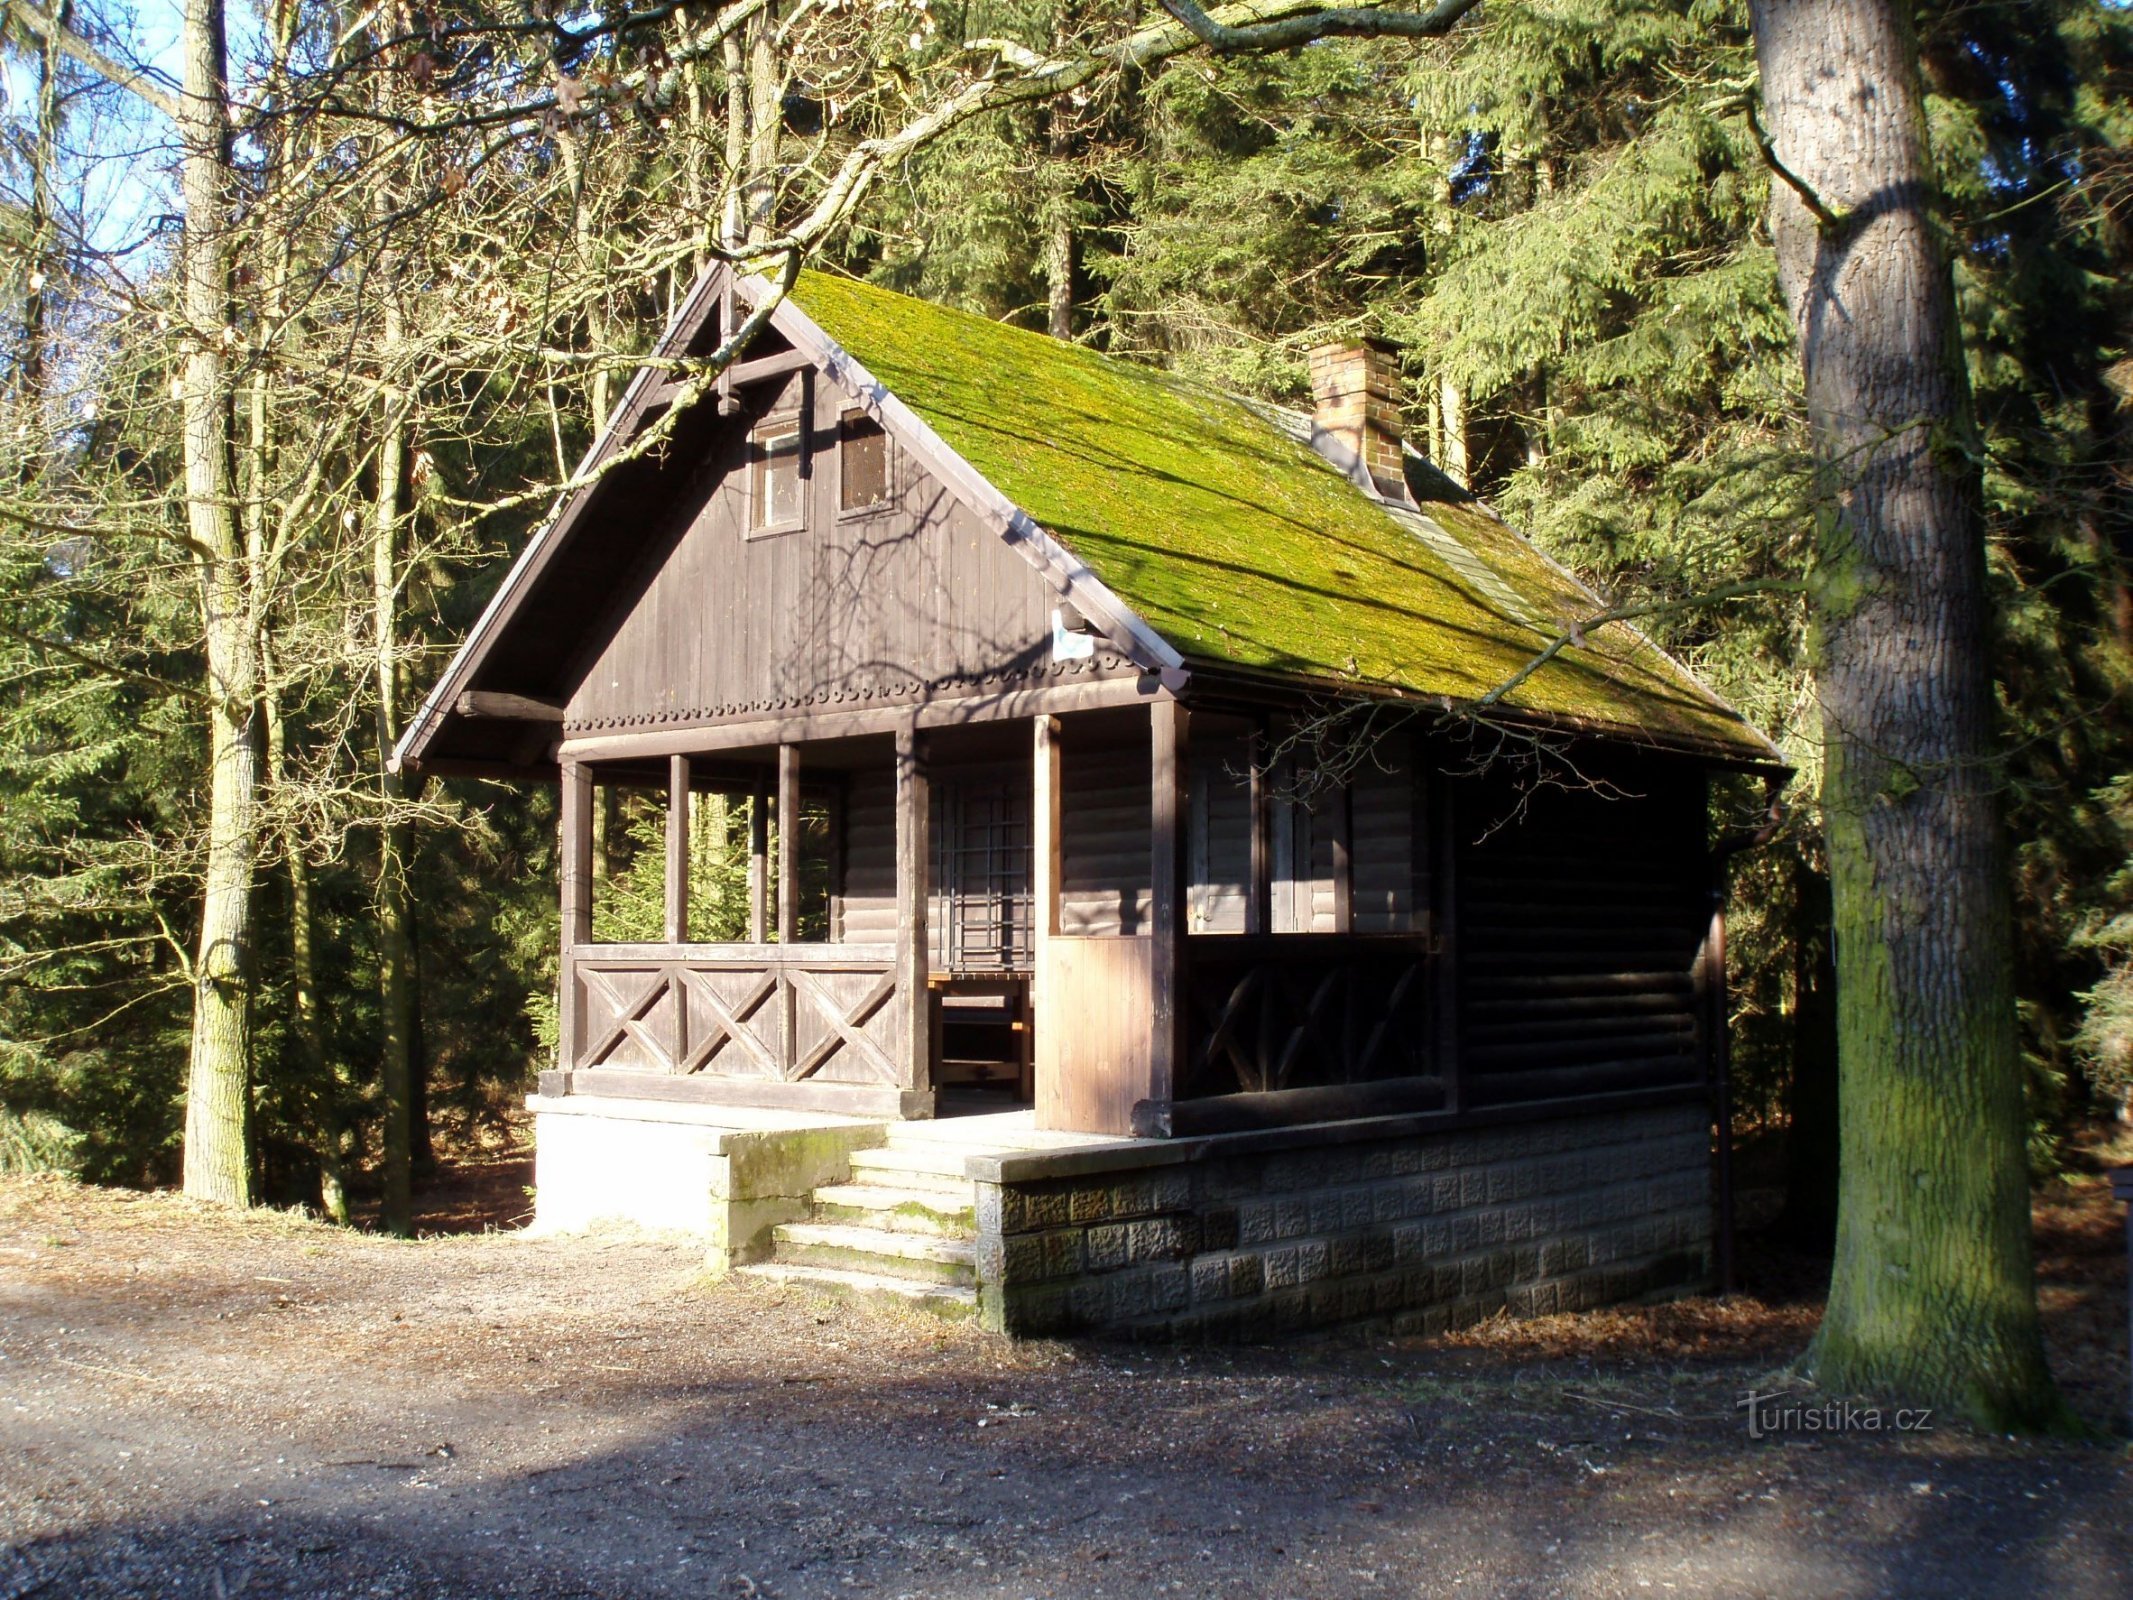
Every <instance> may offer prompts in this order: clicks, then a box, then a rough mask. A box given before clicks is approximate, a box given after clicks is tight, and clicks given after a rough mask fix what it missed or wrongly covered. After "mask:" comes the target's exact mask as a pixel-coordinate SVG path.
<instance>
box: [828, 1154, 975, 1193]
mask: <svg viewBox="0 0 2133 1600" xmlns="http://www.w3.org/2000/svg"><path fill="white" fill-rule="evenodd" d="M966 1154H967V1152H965V1151H962V1150H957V1149H951V1148H941V1149H930V1150H901V1149H897V1148H894V1147H893V1146H883V1147H881V1148H879V1149H875V1150H854V1151H853V1152H852V1181H853V1182H855V1183H878V1184H882V1185H884V1186H895V1187H900V1188H909V1189H928V1190H932V1191H934V1192H936V1193H940V1194H960V1195H970V1194H971V1193H972V1189H971V1186H970V1179H969V1178H967V1177H966V1176H964V1174H963V1161H964V1157H965V1155H966Z"/></svg>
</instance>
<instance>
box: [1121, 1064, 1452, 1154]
mask: <svg viewBox="0 0 2133 1600" xmlns="http://www.w3.org/2000/svg"><path fill="white" fill-rule="evenodd" d="M1443 1109H1444V1084H1443V1082H1442V1081H1441V1080H1439V1079H1436V1078H1386V1079H1384V1080H1382V1081H1380V1082H1377V1083H1340V1084H1327V1085H1324V1086H1322V1087H1319V1088H1312V1089H1277V1090H1273V1091H1271V1092H1268V1093H1264V1094H1225V1095H1213V1096H1210V1097H1208V1098H1206V1099H1203V1100H1174V1101H1167V1102H1166V1101H1157V1100H1143V1101H1142V1102H1140V1104H1138V1105H1136V1106H1135V1107H1134V1108H1133V1132H1134V1134H1135V1135H1136V1136H1137V1137H1140V1138H1143V1139H1183V1138H1190V1137H1193V1136H1195V1135H1200V1134H1210V1133H1244V1132H1247V1131H1250V1130H1253V1129H1257V1128H1287V1127H1294V1126H1296V1125H1297V1124H1299V1123H1306V1122H1346V1121H1348V1120H1350V1119H1351V1118H1355V1117H1390V1116H1399V1115H1402V1114H1404V1113H1408V1112H1417V1111H1442V1110H1443Z"/></svg>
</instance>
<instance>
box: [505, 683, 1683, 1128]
mask: <svg viewBox="0 0 2133 1600" xmlns="http://www.w3.org/2000/svg"><path fill="white" fill-rule="evenodd" d="M756 731H757V737H759V738H761V737H763V736H764V735H766V734H769V735H775V734H776V733H778V732H779V731H780V730H779V729H778V728H777V727H776V725H775V724H769V725H763V726H759V727H758V729H757V730H756ZM790 731H791V732H792V733H793V734H795V735H796V736H794V737H790V738H786V739H784V740H782V741H781V742H777V743H766V744H758V745H754V746H741V745H732V744H729V745H727V746H726V747H725V748H720V749H712V750H706V751H703V752H701V753H695V752H679V753H677V752H674V751H673V750H672V749H671V748H669V749H668V750H667V751H666V753H664V754H655V755H654V756H653V758H652V759H647V757H646V756H645V755H640V754H637V753H636V752H635V751H633V750H632V749H631V748H630V746H629V744H628V742H627V741H626V739H625V738H622V737H617V736H609V737H607V738H606V739H604V740H603V741H601V743H600V746H599V748H598V751H597V757H598V758H597V759H593V758H592V757H591V756H590V755H586V754H579V753H577V752H574V751H573V750H572V748H571V745H570V744H569V743H568V742H566V743H565V745H564V748H563V755H562V770H563V819H562V827H563V836H564V840H565V851H564V871H563V920H564V929H565V941H564V949H563V986H562V1018H561V1023H562V1026H561V1040H562V1045H561V1049H560V1051H559V1055H560V1057H561V1060H560V1061H559V1071H558V1074H557V1075H555V1076H553V1077H551V1078H550V1079H548V1080H546V1081H544V1089H545V1090H546V1091H547V1092H550V1093H567V1092H580V1093H600V1094H609V1095H628V1096H637V1097H648V1098H657V1099H668V1100H692V1101H700V1102H707V1103H714V1104H719V1103H723V1104H732V1105H750V1106H760V1107H766V1108H775V1109H781V1110H791V1111H813V1112H832V1113H839V1114H844V1115H851V1116H861V1117H882V1118H897V1119H902V1118H911V1117H928V1116H932V1115H936V1114H940V1113H943V1112H945V1111H948V1110H951V1109H962V1108H970V1107H973V1106H974V1105H976V1104H982V1105H983V1106H985V1107H986V1108H987V1109H1000V1110H1005V1109H1010V1108H1012V1107H1013V1106H1014V1105H1016V1104H1021V1103H1029V1104H1033V1106H1034V1111H1035V1118H1036V1126H1037V1127H1038V1128H1040V1129H1047V1130H1062V1131H1073V1132H1082V1133H1093V1134H1106V1135H1127V1134H1134V1135H1142V1136H1169V1135H1178V1134H1187V1133H1204V1132H1220V1131H1229V1130H1236V1129H1242V1128H1250V1127H1260V1126H1269V1125H1276V1124H1281V1123H1290V1122H1304V1121H1318V1120H1331V1119H1340V1118H1349V1117H1357V1116H1368V1115H1379V1114H1389V1113H1415V1112H1423V1113H1432V1112H1434V1113H1451V1114H1458V1113H1460V1112H1462V1111H1464V1110H1467V1109H1470V1108H1480V1107H1484V1106H1491V1105H1493V1106H1501V1105H1504V1104H1507V1103H1513V1102H1525V1101H1533V1102H1543V1103H1546V1102H1554V1101H1557V1100H1566V1099H1567V1100H1577V1099H1581V1098H1590V1097H1592V1096H1595V1095H1599V1096H1606V1097H1615V1096H1620V1095H1624V1094H1629V1095H1635V1094H1637V1093H1640V1092H1646V1091H1670V1092H1674V1093H1678V1092H1679V1091H1680V1090H1681V1089H1682V1088H1684V1087H1691V1086H1696V1085H1699V1084H1700V1083H1701V1082H1702V1080H1703V1077H1704V1074H1705V1061H1706V1056H1705V1044H1704V1038H1705V1036H1706V1033H1707V1031H1708V1022H1707V1019H1706V1013H1707V1011H1708V1009H1709V1007H1710V1005H1711V1004H1712V996H1711V994H1710V993H1709V990H1708V986H1707V985H1706V984H1705V982H1704V976H1703V973H1704V959H1703V949H1702V943H1703V939H1704V937H1705V933H1706V930H1705V929H1704V928H1703V927H1702V926H1699V919H1701V918H1702V917H1703V916H1704V913H1703V911H1702V909H1701V906H1700V902H1699V900H1698V894H1699V892H1700V891H1699V890H1698V888H1697V886H1696V885H1695V884H1694V883H1693V882H1692V881H1690V879H1688V878H1684V879H1683V881H1682V882H1681V883H1679V884H1674V883H1657V884H1655V883H1653V882H1650V881H1647V880H1648V871H1647V868H1646V866H1645V865H1644V864H1643V863H1642V862H1640V861H1638V860H1636V859H1635V858H1634V855H1633V854H1631V855H1625V856H1624V857H1623V859H1622V860H1620V861H1618V862H1610V861H1609V860H1608V859H1607V853H1606V852H1605V851H1604V850H1593V849H1590V848H1583V847H1581V846H1580V845H1579V844H1578V843H1577V841H1576V840H1575V839H1570V840H1568V841H1567V842H1566V841H1565V840H1564V839H1563V838H1561V837H1555V842H1554V844H1553V845H1551V844H1550V843H1549V837H1553V836H1544V837H1537V838H1534V839H1528V840H1527V841H1526V842H1525V843H1524V844H1522V845H1520V846H1519V849H1518V850H1517V851H1512V850H1509V849H1507V848H1505V847H1502V846H1497V847H1496V848H1495V850H1494V853H1493V854H1491V853H1490V849H1489V847H1488V846H1487V845H1486V844H1485V843H1484V844H1483V845H1480V846H1475V845H1470V844H1466V843H1463V842H1461V839H1460V838H1459V837H1457V836H1456V835H1457V832H1458V829H1457V826H1456V824H1455V820H1454V819H1455V813H1456V811H1457V809H1458V808H1459V806H1460V805H1461V804H1462V803H1465V802H1462V800H1461V796H1460V793H1459V792H1458V788H1459V786H1458V785H1455V784H1453V783H1451V782H1450V781H1449V780H1447V779H1445V778H1444V777H1443V776H1442V775H1441V774H1439V773H1437V772H1434V771H1432V770H1429V766H1428V764H1427V763H1425V762H1423V761H1421V760H1420V759H1418V758H1417V757H1415V756H1414V755H1413V754H1412V753H1409V754H1407V755H1405V756H1403V757H1402V758H1401V761H1400V763H1396V764H1388V765H1387V766H1386V768H1385V771H1384V772H1383V773H1381V774H1378V775H1376V776H1373V777H1371V778H1369V779H1367V780H1366V779H1361V778H1359V779H1356V780H1353V781H1351V782H1350V783H1348V784H1346V785H1343V786H1339V787H1337V788H1334V789H1331V790H1328V791H1327V792H1325V793H1323V794H1320V795H1318V796H1315V797H1307V796H1305V795H1304V794H1302V793H1300V792H1299V791H1298V790H1297V789H1295V788H1294V787H1293V785H1292V784H1291V783H1290V780H1289V779H1288V776H1287V775H1286V774H1285V773H1284V772H1283V771H1282V769H1281V768H1280V766H1279V764H1278V763H1276V762H1270V761H1269V759H1268V757H1267V752H1268V750H1269V749H1270V748H1271V742H1272V741H1273V739H1274V738H1275V737H1276V730H1275V729H1274V728H1272V727H1271V726H1270V724H1269V721H1268V719H1267V717H1266V716H1265V715H1263V714H1262V715H1250V714H1244V713H1240V712H1232V711H1203V712H1197V713H1195V712H1191V711H1188V709H1187V707H1186V706H1185V705H1184V704H1182V703H1180V702H1179V701H1178V700H1177V699H1175V698H1172V697H1170V696H1168V695H1164V694H1158V695H1155V696H1153V697H1151V698H1149V699H1148V700H1147V701H1146V702H1145V703H1144V704H1142V705H1140V706H1130V707H1115V706H1114V707H1103V708H1097V709H1086V710H1079V711H1068V712H1059V713H1049V714H1039V715H1037V716H1035V717H1002V718H999V719H996V720H992V721H989V722H981V723H974V724H970V725H965V726H961V727H956V728H941V729H932V730H926V729H920V728H917V727H914V726H909V725H906V726H904V727H902V728H900V729H898V730H896V731H895V732H893V733H890V734H879V733H868V734H862V735H856V736H853V737H849V738H844V739H823V738H812V739H809V738H801V737H798V736H797V735H798V733H799V732H800V730H798V729H794V730H790ZM807 731H809V732H814V731H816V730H815V729H813V728H810V729H808V730H807ZM1195 736H1197V737H1195ZM676 737H677V735H675V734H660V735H656V736H647V738H646V743H647V744H649V743H651V741H652V739H654V738H656V739H657V740H658V741H660V742H661V743H664V744H666V745H668V746H671V744H672V742H673V741H674V740H675V739H676ZM1196 745H1197V748H1195V746H1196ZM661 776H663V777H664V780H665V781H664V784H663V792H664V797H665V801H664V803H665V808H666V811H665V832H664V846H665V859H664V896H663V903H662V907H661V909H662V911H663V922H664V926H663V928H662V930H661V931H662V933H663V935H664V937H663V938H660V939H657V940H649V941H648V940H643V939H637V940H632V941H629V942H614V941H609V942H602V941H600V940H598V939H596V938H595V937H594V926H595V916H594V904H593V900H594V887H593V886H594V883H595V879H596V873H595V870H594V831H595V829H594V823H593V818H594V812H595V783H596V780H597V781H598V782H600V783H603V784H620V785H625V786H628V785H634V786H636V787H638V788H639V789H640V790H642V789H644V788H645V787H646V786H648V785H650V784H652V783H655V782H657V781H658V779H659V778H660V777H661ZM706 793H719V794H724V795H727V796H729V797H732V801H733V803H735V804H740V803H743V802H745V805H746V815H747V819H748V820H747V837H748V873H747V914H746V923H747V926H746V933H747V937H746V938H744V939H734V940H730V941H727V942H718V941H709V942H707V941H706V940H704V939H702V938H701V937H697V936H695V935H694V934H693V933H692V911H691V906H690V884H691V857H690V829H691V821H690V819H691V814H692V806H693V805H695V804H696V803H698V802H699V801H700V800H701V799H702V797H703V796H704V795H705V794H706ZM1674 809H1682V808H1680V807H1676V808H1674ZM1620 815H1622V816H1627V815H1629V813H1627V812H1624V813H1620ZM1687 816H1689V813H1688V812H1687V811H1686V810H1683V811H1682V817H1673V816H1672V815H1671V813H1670V812H1669V814H1668V815H1667V816H1665V817H1662V818H1661V819H1660V820H1659V821H1658V822H1657V823H1656V824H1654V823H1646V822H1640V823H1639V824H1638V826H1640V827H1647V826H1658V827H1662V828H1663V827H1667V826H1672V825H1675V824H1678V823H1679V822H1680V821H1681V820H1683V818H1686V817H1687ZM1604 825H1608V826H1612V825H1614V824H1613V823H1612V821H1609V822H1607V823H1606V824H1604ZM1529 831H1532V830H1529ZM1550 849H1553V850H1554V852H1555V853H1554V854H1552V855H1551V854H1549V851H1550ZM1462 871H1466V872H1470V873H1472V874H1473V877H1472V881H1471V882H1470V883H1468V884H1467V885H1466V891H1467V892H1466V893H1465V895H1464V896H1462V897H1460V898H1463V899H1466V900H1469V901H1472V902H1473V903H1474V905H1475V906H1476V908H1477V915H1478V918H1479V922H1478V925H1477V928H1476V930H1475V937H1474V940H1473V948H1472V949H1471V950H1470V951H1468V952H1464V955H1465V957H1466V959H1465V961H1464V963H1463V966H1462V964H1461V963H1460V962H1459V961H1458V960H1457V959H1456V957H1457V955H1458V954H1460V953H1459V952H1455V951H1454V949H1453V947H1452V935H1453V932H1454V925H1455V923H1456V921H1457V920H1458V903H1459V901H1458V899H1455V888H1456V887H1457V886H1458V879H1459V877H1460V875H1461V873H1462ZM1640 875H1642V876H1640ZM1499 909H1504V910H1506V911H1512V912H1516V914H1517V916H1518V917H1521V918H1524V919H1526V921H1528V922H1532V923H1533V924H1534V926H1535V927H1536V928H1538V930H1539V931H1538V933H1536V934H1532V935H1528V934H1527V933H1525V932H1524V931H1523V929H1521V931H1520V932H1519V934H1518V936H1517V938H1516V939H1515V940H1514V944H1515V945H1516V946H1517V947H1515V948H1499V947H1498V944H1497V943H1495V942H1493V941H1498V940H1500V939H1501V938H1502V937H1503V934H1502V932H1500V931H1499V930H1500V929H1501V928H1502V927H1505V926H1508V925H1507V924H1504V923H1503V921H1502V918H1501V917H1500V916H1499V915H1498V910H1499ZM1536 940H1537V941H1538V942H1535V941H1536ZM1462 983H1463V984H1464V985H1465V986H1466V990H1461V989H1460V988H1458V987H1457V985H1459V984H1462ZM1469 990H1470V991H1471V992H1466V991H1469ZM974 1019H975V1022H976V1023H986V1022H988V1021H989V1024H990V1026H992V1027H993V1028H994V1030H995V1033H994V1035H993V1037H994V1039H995V1043H994V1044H993V1045H992V1046H991V1047H990V1048H991V1055H990V1057H989V1058H987V1057H986V1055H985V1052H984V1051H982V1050H981V1051H978V1052H977V1053H976V1056H977V1058H976V1059H973V1051H972V1049H971V1047H970V1046H969V1045H968V1044H966V1043H964V1042H963V1041H964V1040H965V1039H966V1038H969V1037H977V1036H979V1035H978V1033H976V1032H974V1031H973V1029H974ZM1462 1062H1464V1064H1465V1070H1462ZM973 1083H976V1084H979V1085H982V1086H983V1087H984V1088H985V1090H986V1092H985V1093H983V1094H977V1095H973V1094H971V1093H970V1092H968V1091H969V1090H970V1087H971V1086H972V1084H973ZM958 1097H960V1098H958Z"/></svg>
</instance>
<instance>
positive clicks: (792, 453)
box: [748, 417, 801, 533]
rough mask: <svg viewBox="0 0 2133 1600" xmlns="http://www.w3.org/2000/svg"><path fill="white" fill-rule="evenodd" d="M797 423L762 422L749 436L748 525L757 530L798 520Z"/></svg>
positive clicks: (784, 420)
mask: <svg viewBox="0 0 2133 1600" xmlns="http://www.w3.org/2000/svg"><path fill="white" fill-rule="evenodd" d="M800 517H801V506H800V423H799V419H798V418H796V417H782V418H778V419H776V420H774V421H770V422H765V423H763V424H761V425H760V426H758V427H757V428H756V429H755V431H754V432H753V433H751V434H749V436H748V526H749V528H750V530H751V531H754V532H757V533H763V532H768V531H770V530H772V529H776V528H792V527H797V526H798V525H799V523H800Z"/></svg>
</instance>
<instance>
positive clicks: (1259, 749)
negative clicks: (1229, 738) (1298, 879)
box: [1244, 727, 1274, 934]
mask: <svg viewBox="0 0 2133 1600" xmlns="http://www.w3.org/2000/svg"><path fill="white" fill-rule="evenodd" d="M1267 747H1268V740H1267V735H1266V730H1265V728H1264V727H1259V728H1255V729H1254V730H1253V732H1252V736H1251V740H1250V742H1249V744H1248V745H1247V747H1246V748H1247V753H1248V759H1249V761H1250V766H1251V772H1250V783H1251V800H1250V805H1251V830H1252V838H1251V883H1250V886H1249V893H1248V894H1247V895H1246V897H1245V902H1244V931H1245V932H1246V933H1248V934H1250V933H1268V932H1271V931H1272V929H1273V926H1274V924H1273V921H1272V916H1271V913H1272V910H1273V899H1274V874H1273V858H1272V855H1271V852H1270V850H1269V847H1268V846H1269V841H1268V839H1267V826H1268V822H1267V811H1268V805H1267V786H1268V779H1269V777H1270V776H1271V774H1270V773H1268V771H1267V770H1266V765H1267V761H1268V759H1269V757H1268V754H1267Z"/></svg>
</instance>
